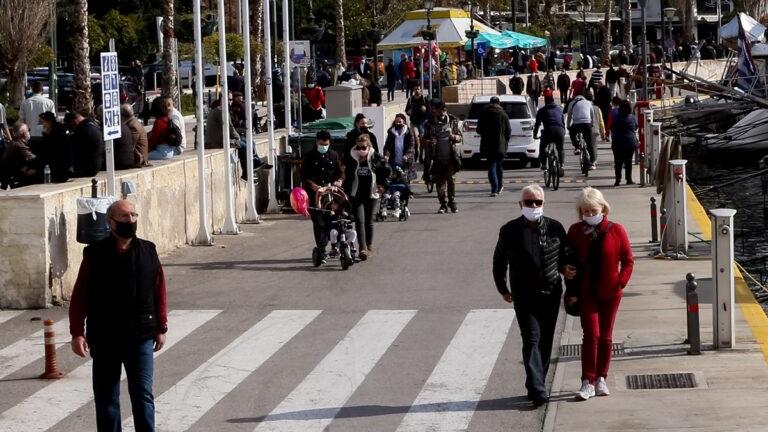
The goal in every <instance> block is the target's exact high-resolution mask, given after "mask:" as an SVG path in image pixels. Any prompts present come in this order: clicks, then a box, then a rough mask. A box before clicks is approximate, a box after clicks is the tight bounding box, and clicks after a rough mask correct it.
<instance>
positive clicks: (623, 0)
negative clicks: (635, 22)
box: [621, 0, 632, 55]
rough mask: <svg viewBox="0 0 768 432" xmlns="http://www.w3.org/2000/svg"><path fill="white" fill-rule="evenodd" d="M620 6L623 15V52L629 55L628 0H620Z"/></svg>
mask: <svg viewBox="0 0 768 432" xmlns="http://www.w3.org/2000/svg"><path fill="white" fill-rule="evenodd" d="M621 8H622V15H623V16H624V37H623V39H624V40H623V43H624V52H626V53H627V55H629V53H630V51H631V50H632V7H631V4H630V2H629V0H621Z"/></svg>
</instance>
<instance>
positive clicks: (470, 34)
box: [462, 0, 480, 69]
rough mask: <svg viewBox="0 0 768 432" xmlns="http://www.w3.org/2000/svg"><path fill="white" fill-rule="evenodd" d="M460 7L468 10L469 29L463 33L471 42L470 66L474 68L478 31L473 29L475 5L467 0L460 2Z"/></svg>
mask: <svg viewBox="0 0 768 432" xmlns="http://www.w3.org/2000/svg"><path fill="white" fill-rule="evenodd" d="M462 7H463V8H464V10H465V11H467V12H469V30H467V31H465V32H464V34H465V35H466V36H467V38H468V39H469V40H470V41H471V43H472V54H471V55H472V68H473V69H475V57H476V55H475V39H477V36H478V35H479V33H480V32H479V31H477V30H475V10H476V9H477V5H475V4H474V3H472V2H471V1H470V0H467V1H465V2H464V3H463V4H462Z"/></svg>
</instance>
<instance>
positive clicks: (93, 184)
mask: <svg viewBox="0 0 768 432" xmlns="http://www.w3.org/2000/svg"><path fill="white" fill-rule="evenodd" d="M98 186H99V181H98V180H96V179H91V198H98V197H99V188H98Z"/></svg>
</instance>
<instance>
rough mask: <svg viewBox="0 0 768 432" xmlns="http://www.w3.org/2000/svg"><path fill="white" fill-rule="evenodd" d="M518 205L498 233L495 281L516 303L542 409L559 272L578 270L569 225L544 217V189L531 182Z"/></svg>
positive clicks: (532, 391)
mask: <svg viewBox="0 0 768 432" xmlns="http://www.w3.org/2000/svg"><path fill="white" fill-rule="evenodd" d="M519 205H520V209H521V213H522V215H521V216H520V217H519V218H516V219H513V220H511V221H510V222H508V223H507V224H505V225H504V226H502V227H501V230H500V231H499V240H498V242H497V243H496V250H495V251H494V254H493V279H494V282H495V284H496V289H497V290H498V291H499V293H500V294H501V295H502V297H503V298H504V301H506V302H507V303H512V302H514V307H515V315H516V316H517V319H518V323H519V325H520V334H521V336H522V339H523V364H524V365H525V374H526V380H525V387H526V389H527V390H528V399H529V400H531V401H532V402H533V404H534V406H537V407H538V406H541V405H543V404H545V403H546V402H547V401H548V400H549V396H548V395H547V390H546V387H545V385H544V383H545V381H546V377H547V371H548V369H549V358H550V354H551V353H552V341H553V338H554V334H555V326H556V324H557V315H558V311H559V309H560V298H561V296H562V294H563V288H562V277H561V276H560V273H561V272H562V273H563V274H564V275H565V276H566V278H573V277H574V276H575V269H574V268H573V267H571V266H569V265H567V262H568V261H567V260H568V258H569V257H568V255H569V250H568V247H567V236H566V233H565V229H564V228H563V226H562V225H561V224H560V222H558V221H556V220H554V219H551V218H548V217H545V216H544V190H543V189H542V188H541V187H540V186H538V185H529V186H526V187H525V188H523V190H522V193H521V197H520V202H519ZM507 277H509V279H507Z"/></svg>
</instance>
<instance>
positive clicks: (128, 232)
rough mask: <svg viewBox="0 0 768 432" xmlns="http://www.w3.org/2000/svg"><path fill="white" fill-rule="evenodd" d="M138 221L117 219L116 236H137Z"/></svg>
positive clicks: (124, 237) (129, 237)
mask: <svg viewBox="0 0 768 432" xmlns="http://www.w3.org/2000/svg"><path fill="white" fill-rule="evenodd" d="M137 225H138V224H137V223H136V222H120V221H115V230H114V233H115V235H116V236H118V237H120V238H122V239H126V240H127V239H132V238H134V237H136V227H137Z"/></svg>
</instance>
